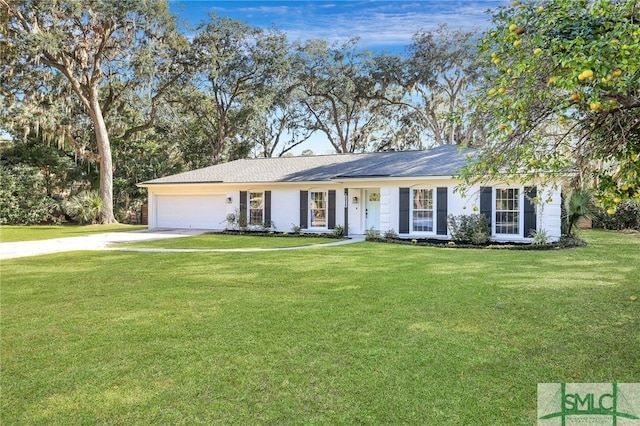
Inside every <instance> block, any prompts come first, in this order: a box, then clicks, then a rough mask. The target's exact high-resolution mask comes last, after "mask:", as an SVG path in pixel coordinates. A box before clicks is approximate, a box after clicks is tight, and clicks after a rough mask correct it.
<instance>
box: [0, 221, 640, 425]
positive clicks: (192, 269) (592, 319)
mask: <svg viewBox="0 0 640 426" xmlns="http://www.w3.org/2000/svg"><path fill="white" fill-rule="evenodd" d="M584 237H585V239H586V240H587V241H588V242H589V246H587V247H584V248H576V249H571V250H552V251H499V250H495V251H493V250H473V249H470V250H462V249H446V248H430V247H416V246H405V245H394V244H376V243H359V244H351V245H345V246H338V247H320V248H312V249H309V250H299V251H288V252H258V253H134V252H104V251H102V252H75V253H63V254H55V255H47V256H39V257H36V258H25V259H12V260H7V261H2V262H1V263H2V265H1V266H2V284H1V285H2V289H1V290H2V298H1V299H0V303H1V306H0V307H1V312H2V348H1V356H2V359H1V361H2V362H1V364H2V374H1V375H0V384H1V385H2V399H1V406H0V412H1V413H2V414H1V416H2V417H1V421H2V424H7V425H9V424H96V423H102V424H184V425H187V424H188V425H191V424H221V425H228V424H237V425H247V424H300V425H313V424H316V425H338V424H344V425H352V424H411V425H414V424H415V425H418V424H419V425H445V424H446V425H531V424H535V423H536V387H537V384H538V383H542V382H612V381H617V382H638V381H640V357H639V356H638V348H640V333H639V332H638V330H640V301H639V300H635V301H634V300H632V299H633V298H632V297H631V296H634V295H636V296H640V268H638V265H639V264H640V235H637V234H636V235H623V234H618V233H613V232H595V231H591V232H585V233H584Z"/></svg>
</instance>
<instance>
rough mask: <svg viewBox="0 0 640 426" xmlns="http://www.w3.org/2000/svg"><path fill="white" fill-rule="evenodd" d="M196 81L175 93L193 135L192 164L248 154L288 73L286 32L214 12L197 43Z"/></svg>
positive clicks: (193, 53)
mask: <svg viewBox="0 0 640 426" xmlns="http://www.w3.org/2000/svg"><path fill="white" fill-rule="evenodd" d="M191 44H192V49H191V57H192V59H193V63H194V65H195V71H194V73H193V75H192V78H191V81H190V84H189V85H188V86H187V87H185V88H183V89H182V90H179V91H175V92H174V93H173V95H172V100H173V104H174V105H176V106H177V113H178V115H179V116H180V117H182V120H183V124H184V125H183V126H182V128H181V131H183V132H184V134H185V135H188V136H189V137H188V142H187V143H186V144H185V145H183V151H184V152H185V156H186V159H187V164H189V165H190V166H192V167H202V166H206V165H211V164H215V163H219V162H221V161H227V160H232V159H236V158H243V157H247V156H248V155H249V153H250V151H251V149H252V148H253V146H254V145H255V143H256V142H257V141H256V140H255V137H256V133H255V125H254V121H255V122H260V124H262V125H264V124H266V123H265V121H264V120H262V119H261V117H263V116H264V114H265V111H268V110H269V109H270V108H271V107H272V105H273V104H274V102H275V99H276V95H277V89H278V87H279V82H280V81H281V80H282V79H283V78H284V76H286V75H287V74H288V71H289V62H288V58H287V56H288V50H287V49H288V44H287V41H286V36H285V35H284V34H283V33H282V32H280V31H277V30H275V29H270V30H263V29H260V28H252V27H250V26H247V25H245V24H243V23H240V22H237V21H234V20H232V19H230V18H223V17H218V16H215V15H212V16H211V19H210V21H209V22H207V23H204V24H202V25H201V26H200V27H198V29H197V32H196V34H195V36H194V38H193V41H192V43H191Z"/></svg>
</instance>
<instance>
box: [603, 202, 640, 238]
mask: <svg viewBox="0 0 640 426" xmlns="http://www.w3.org/2000/svg"><path fill="white" fill-rule="evenodd" d="M593 227H594V228H603V229H618V230H621V229H635V230H636V231H640V201H634V200H624V201H622V202H621V203H620V204H619V205H618V208H617V209H616V211H615V213H614V214H613V215H611V214H608V213H607V212H606V211H605V210H604V209H598V210H596V212H595V214H594V215H593Z"/></svg>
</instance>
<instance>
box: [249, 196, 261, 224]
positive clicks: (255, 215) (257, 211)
mask: <svg viewBox="0 0 640 426" xmlns="http://www.w3.org/2000/svg"><path fill="white" fill-rule="evenodd" d="M263 223H264V192H250V193H249V225H262V224H263Z"/></svg>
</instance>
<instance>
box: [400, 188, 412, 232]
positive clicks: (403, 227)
mask: <svg viewBox="0 0 640 426" xmlns="http://www.w3.org/2000/svg"><path fill="white" fill-rule="evenodd" d="M409 202H410V197H409V188H400V223H399V224H398V228H399V229H398V232H399V233H400V234H408V233H409Z"/></svg>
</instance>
